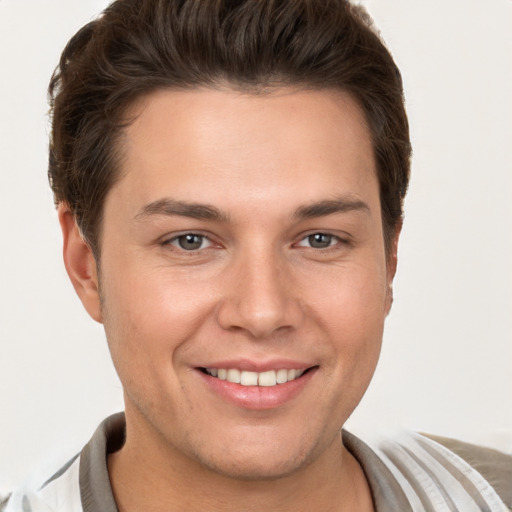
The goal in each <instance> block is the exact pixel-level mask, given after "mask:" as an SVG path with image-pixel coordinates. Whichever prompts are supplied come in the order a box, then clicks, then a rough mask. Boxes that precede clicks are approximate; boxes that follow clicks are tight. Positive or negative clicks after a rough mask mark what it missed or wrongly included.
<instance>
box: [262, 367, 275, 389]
mask: <svg viewBox="0 0 512 512" xmlns="http://www.w3.org/2000/svg"><path fill="white" fill-rule="evenodd" d="M276 383H277V380H276V372H275V371H274V370H270V371H269V372H261V373H260V376H259V377H258V384H259V385H260V386H275V385H276Z"/></svg>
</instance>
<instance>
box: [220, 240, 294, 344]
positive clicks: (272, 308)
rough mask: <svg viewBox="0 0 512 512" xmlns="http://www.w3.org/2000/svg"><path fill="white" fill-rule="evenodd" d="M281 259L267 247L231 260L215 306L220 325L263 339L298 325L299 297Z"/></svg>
mask: <svg viewBox="0 0 512 512" xmlns="http://www.w3.org/2000/svg"><path fill="white" fill-rule="evenodd" d="M282 260H283V258H282V257H281V258H280V257H279V255H276V254H273V252H272V251H271V250H269V251H259V252H254V251H253V252H252V253H251V254H247V253H246V254H244V255H240V256H239V258H238V261H237V262H233V264H232V266H231V268H230V272H229V274H230V275H229V277H228V278H227V279H226V280H225V282H224V289H225V290H226V292H225V296H224V299H223V300H222V302H221V305H220V307H219V309H218V322H219V324H220V325H221V327H223V328H224V329H227V330H231V331H233V330H241V331H245V332H247V333H249V334H250V335H251V337H252V338H255V339H264V338H268V337H269V336H271V335H273V334H274V333H276V332H277V331H281V332H284V331H290V330H293V329H295V328H297V327H298V326H299V324H300V322H301V321H302V308H301V304H300V300H299V298H298V297H297V296H296V293H295V292H294V290H295V286H294V280H293V277H292V274H293V273H292V272H290V270H289V269H288V268H287V265H286V262H284V261H282Z"/></svg>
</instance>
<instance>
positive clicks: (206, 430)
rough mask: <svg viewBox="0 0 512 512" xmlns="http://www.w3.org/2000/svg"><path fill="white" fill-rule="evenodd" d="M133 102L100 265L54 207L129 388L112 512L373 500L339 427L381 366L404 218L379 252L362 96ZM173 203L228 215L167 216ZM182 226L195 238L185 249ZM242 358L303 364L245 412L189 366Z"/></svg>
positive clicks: (191, 94) (313, 506)
mask: <svg viewBox="0 0 512 512" xmlns="http://www.w3.org/2000/svg"><path fill="white" fill-rule="evenodd" d="M134 111H135V112H136V113H137V118H136V120H135V121H134V122H133V124H132V125H131V126H129V127H128V128H127V129H126V133H125V137H124V139H123V147H122V150H123V160H122V166H121V169H122V177H121V179H120V180H119V181H118V182H117V183H116V184H115V185H114V187H113V188H112V190H111V191H110V192H109V194H108V195H107V199H106V203H105V210H104V220H103V225H102V234H101V271H100V272H99V271H98V268H97V265H96V262H95V260H94V258H93V256H92V253H91V251H90V249H89V247H88V246H87V244H86V243H85V242H84V241H83V239H82V237H81V236H80V233H79V231H78V229H77V227H76V225H75V223H74V221H73V216H72V213H71V212H70V211H69V208H68V207H67V206H66V205H65V204H62V205H61V206H60V208H59V216H60V221H61V225H62V229H63V234H64V259H65V263H66V267H67V270H68V273H69V275H70V277H71V280H72V282H73V284H74V286H75V289H76V291H77V293H78V295H79V296H80V298H81V300H82V302H83V304H84V306H85V308H86V309H87V311H88V312H89V314H90V315H91V316H92V317H93V318H94V319H95V320H97V321H99V322H102V323H103V324H104V327H105V331H106V334H107V339H108V343H109V347H110V351H111V354H112V358H113V361H114V364H115V367H116V369H117V371H118V373H119V376H120V379H121V381H122V383H123V388H124V394H125V404H126V420H127V439H126V444H125V446H124V447H123V448H122V449H121V450H120V451H119V452H117V453H115V454H112V455H110V456H109V473H110V478H111V482H112V486H113V489H114V493H115V496H116V500H117V502H118V504H119V508H120V510H122V511H124V510H142V509H143V510H166V511H169V510H170V511H173V510H184V509H187V510H199V509H201V510H204V509H205V504H208V507H209V508H208V507H207V510H223V511H226V510H236V511H240V510H245V511H252V510H254V511H256V510H258V511H259V510H263V509H264V508H263V507H267V506H268V507H269V509H271V510H275V511H280V510H283V511H284V510H333V511H334V510H351V511H358V510H373V506H372V503H371V497H370V493H369V489H368V486H367V483H366V480H365V477H364V474H363V472H362V471H361V468H360V467H359V465H358V464H357V462H356V461H355V459H354V458H353V457H352V456H351V455H350V454H349V453H348V452H347V450H346V449H345V448H344V447H343V446H342V444H341V442H340V429H341V427H342V425H343V424H344V422H345V421H346V419H347V418H348V417H349V415H350V414H351V413H352V411H353V410H354V408H355V407H356V405H357V404H358V402H359V401H360V399H361V397H362V396H363V394H364V392H365V390H366V388H367V386H368V384H369V382H370V380H371V377H372V375H373V372H374V370H375V366H376V364H377V360H378V356H379V352H380V346H381V340H382V332H383V326H384V320H385V317H386V315H387V313H388V311H389V308H390V305H391V300H392V298H391V285H392V279H393V276H394V273H395V268H396V244H397V239H398V230H397V234H396V237H395V240H394V243H393V248H392V251H391V253H390V254H386V252H385V248H384V240H383V231H382V219H381V207H380V199H379V187H378V182H377V178H376V171H375V162H374V158H373V151H372V146H371V141H370V136H369V132H368V128H367V126H366V123H365V121H364V118H363V116H362V114H361V112H360V111H359V109H358V107H357V105H356V103H355V102H354V101H353V100H352V99H351V98H350V96H348V95H347V94H344V93H342V92H339V91H329V90H323V91H297V90H291V89H277V90H275V91H273V92H271V93H268V94H264V95H251V94H242V93H239V92H235V91H232V90H230V89H225V90H212V89H197V90H189V91H168V90H167V91H159V92H156V93H152V94H151V95H150V96H148V97H146V98H144V99H143V100H141V101H140V102H139V103H138V104H137V105H135V106H134ZM169 200H172V201H174V202H172V203H170V202H169ZM162 201H167V203H165V205H166V208H164V209H162V204H163V203H162ZM334 201H336V203H334ZM176 202H179V205H180V208H182V206H183V204H185V205H190V203H195V204H200V205H207V206H208V207H209V208H210V209H212V208H213V209H215V211H216V212H217V213H219V212H220V215H217V216H216V217H215V218H192V217H191V216H190V211H189V209H188V210H187V208H185V210H187V215H183V208H182V210H181V211H180V212H178V213H179V214H176V204H177V203H176ZM319 204H320V205H322V206H323V207H324V208H323V209H320V208H318V207H317V208H316V209H314V208H313V209H312V208H310V207H311V205H319ZM347 204H348V205H349V207H348V208H347V207H346V205H347ZM148 205H152V206H148ZM326 205H327V206H328V208H326ZM333 205H335V207H333ZM343 205H345V207H340V206H343ZM308 207H309V210H307V209H308ZM173 212H174V213H173ZM187 233H193V234H196V235H198V236H200V237H202V238H196V239H195V240H196V241H199V242H200V246H199V248H198V249H196V250H192V251H188V250H185V249H183V248H182V247H180V241H181V242H183V240H184V239H183V238H181V239H180V238H178V237H179V236H182V235H185V234H187ZM315 233H316V234H324V235H328V237H325V236H324V237H320V238H321V239H322V241H323V242H326V243H325V244H324V245H325V247H317V246H313V245H314V244H313V245H312V241H313V242H314V241H315V239H314V238H311V235H314V234H315ZM329 237H330V238H329ZM241 358H243V359H245V360H250V361H258V362H259V363H265V362H266V361H267V362H268V361H271V360H275V359H283V358H286V359H292V360H294V361H301V362H305V363H307V365H308V366H309V367H311V368H312V370H311V371H310V375H309V377H308V380H307V383H306V384H305V385H304V386H303V387H302V388H301V390H300V392H299V393H298V394H297V395H296V396H293V397H292V398H291V399H288V400H286V401H285V403H283V404H281V405H279V406H277V407H271V408H267V409H265V408H263V409H261V408H259V409H258V408H256V409H251V408H247V407H241V406H239V405H237V404H234V403H232V402H230V401H229V400H228V401H227V400H225V399H224V398H223V397H221V396H219V395H218V394H216V393H215V392H213V391H212V390H211V389H210V388H209V387H208V386H207V385H205V383H204V378H203V377H204V375H203V374H202V373H201V372H200V371H199V370H198V369H197V367H198V366H201V365H205V366H206V365H207V363H210V362H215V361H224V360H233V359H236V360H239V359H241Z"/></svg>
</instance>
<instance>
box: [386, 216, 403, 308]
mask: <svg viewBox="0 0 512 512" xmlns="http://www.w3.org/2000/svg"><path fill="white" fill-rule="evenodd" d="M401 231H402V220H400V222H399V223H398V224H397V225H396V228H395V232H394V234H393V239H392V240H391V245H390V247H389V253H388V255H387V282H388V291H387V297H386V315H388V314H389V311H390V310H391V305H392V304H393V279H394V278H395V274H396V267H397V264H398V240H399V238H400V232H401Z"/></svg>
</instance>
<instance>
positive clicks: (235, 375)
mask: <svg viewBox="0 0 512 512" xmlns="http://www.w3.org/2000/svg"><path fill="white" fill-rule="evenodd" d="M226 380H227V381H228V382H233V383H234V384H240V370H237V369H236V368H230V369H229V370H228V373H227V376H226Z"/></svg>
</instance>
